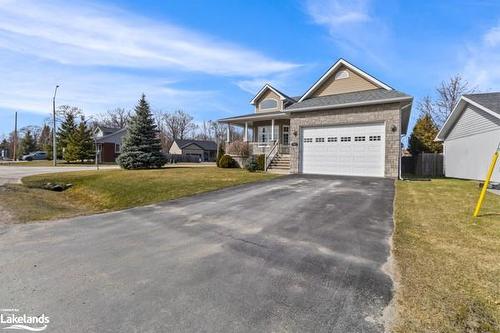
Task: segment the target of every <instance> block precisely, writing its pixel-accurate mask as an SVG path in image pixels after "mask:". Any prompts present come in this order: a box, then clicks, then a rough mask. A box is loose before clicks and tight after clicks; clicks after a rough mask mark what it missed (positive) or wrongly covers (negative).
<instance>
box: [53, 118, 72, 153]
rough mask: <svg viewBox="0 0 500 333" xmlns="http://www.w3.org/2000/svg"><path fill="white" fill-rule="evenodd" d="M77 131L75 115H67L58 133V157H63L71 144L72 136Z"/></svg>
mask: <svg viewBox="0 0 500 333" xmlns="http://www.w3.org/2000/svg"><path fill="white" fill-rule="evenodd" d="M75 131H76V123H75V115H74V114H73V113H70V112H68V113H65V115H64V120H63V122H62V123H61V127H60V128H59V130H58V131H57V157H58V158H59V157H62V155H63V151H64V150H65V149H66V147H67V146H68V143H69V138H70V136H71V135H72V134H73V133H74V132H75Z"/></svg>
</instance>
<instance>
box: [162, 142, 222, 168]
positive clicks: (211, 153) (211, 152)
mask: <svg viewBox="0 0 500 333" xmlns="http://www.w3.org/2000/svg"><path fill="white" fill-rule="evenodd" d="M168 152H169V153H170V154H174V155H188V156H195V157H198V158H199V159H200V160H201V161H203V162H213V161H215V157H216V155H217V144H216V143H215V142H214V141H205V140H180V139H176V140H174V142H173V143H172V146H171V147H170V149H169V151H168Z"/></svg>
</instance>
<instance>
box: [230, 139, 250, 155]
mask: <svg viewBox="0 0 500 333" xmlns="http://www.w3.org/2000/svg"><path fill="white" fill-rule="evenodd" d="M226 152H227V153H228V154H231V155H236V156H242V157H247V156H248V155H249V152H250V148H249V146H248V143H247V142H243V141H233V142H231V143H230V144H229V145H228V146H227V149H226Z"/></svg>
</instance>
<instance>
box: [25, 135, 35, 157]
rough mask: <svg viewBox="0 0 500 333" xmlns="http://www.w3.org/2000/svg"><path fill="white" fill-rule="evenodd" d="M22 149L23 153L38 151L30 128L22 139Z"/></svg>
mask: <svg viewBox="0 0 500 333" xmlns="http://www.w3.org/2000/svg"><path fill="white" fill-rule="evenodd" d="M21 149H22V153H23V155H27V154H29V153H32V152H34V151H36V141H35V138H33V135H32V134H31V131H30V130H27V131H26V133H25V134H24V137H23V140H22V141H21Z"/></svg>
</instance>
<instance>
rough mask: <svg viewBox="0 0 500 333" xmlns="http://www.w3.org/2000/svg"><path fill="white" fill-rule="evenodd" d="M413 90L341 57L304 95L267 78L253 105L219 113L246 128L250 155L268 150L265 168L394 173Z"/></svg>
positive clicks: (226, 121)
mask: <svg viewBox="0 0 500 333" xmlns="http://www.w3.org/2000/svg"><path fill="white" fill-rule="evenodd" d="M412 102H413V97H412V96H409V95H407V94H405V93H402V92H400V91H397V90H395V89H393V88H392V87H390V86H389V85H387V84H385V83H384V82H382V81H380V80H379V79H377V78H375V77H373V76H372V75H370V74H368V73H366V72H365V71H363V70H361V69H359V68H358V67H356V66H354V65H353V64H351V63H349V62H348V61H346V60H344V59H340V60H338V61H337V62H336V63H335V64H334V65H333V66H332V67H330V68H329V69H328V70H327V71H326V73H324V74H323V75H322V76H321V77H320V78H319V79H318V80H317V81H316V82H314V84H313V85H312V86H311V87H310V88H309V89H307V91H306V92H305V93H304V94H302V95H301V96H297V97H290V96H288V95H286V94H284V93H283V92H281V91H279V90H278V89H276V88H275V87H273V86H271V85H270V84H266V85H264V87H262V89H260V91H259V92H257V94H256V95H255V97H254V98H253V99H252V100H251V102H250V103H251V104H252V105H253V106H254V112H253V113H251V114H245V115H241V116H235V117H230V118H224V119H220V120H219V122H220V123H223V124H227V127H228V131H227V141H228V142H229V141H231V138H230V133H231V131H230V126H239V127H241V128H243V133H244V140H245V141H247V142H249V144H250V147H251V153H252V154H265V155H266V170H270V171H272V170H276V171H278V170H279V171H280V172H283V171H285V172H286V173H304V174H331V175H350V176H371V177H390V178H396V177H398V176H399V175H400V164H401V137H402V136H403V135H405V134H406V131H407V128H408V121H409V119H410V112H411V107H412Z"/></svg>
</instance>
